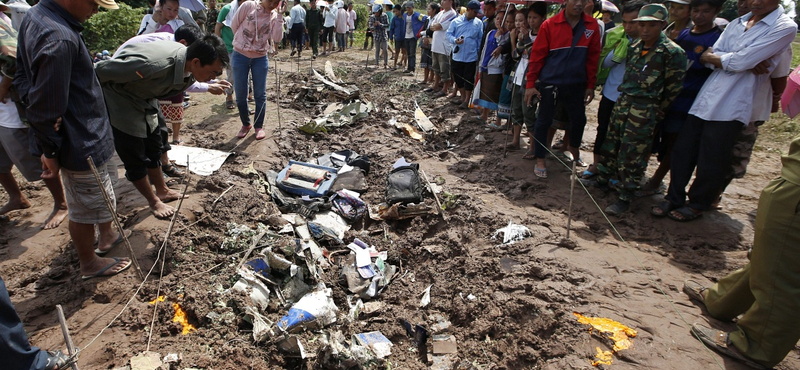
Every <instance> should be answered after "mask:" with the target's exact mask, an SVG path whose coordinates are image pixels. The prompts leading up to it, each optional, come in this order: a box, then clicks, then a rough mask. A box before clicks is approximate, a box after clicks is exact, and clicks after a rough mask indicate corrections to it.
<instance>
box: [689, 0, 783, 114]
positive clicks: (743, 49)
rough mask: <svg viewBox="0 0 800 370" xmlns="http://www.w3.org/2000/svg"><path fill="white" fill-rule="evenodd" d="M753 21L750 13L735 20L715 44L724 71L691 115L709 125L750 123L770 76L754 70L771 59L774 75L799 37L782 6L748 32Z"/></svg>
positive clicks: (716, 71)
mask: <svg viewBox="0 0 800 370" xmlns="http://www.w3.org/2000/svg"><path fill="white" fill-rule="evenodd" d="M752 17H753V13H747V14H745V15H743V16H741V17H739V18H736V19H734V20H733V22H731V23H730V24H729V25H728V27H726V28H725V31H723V32H722V35H721V36H720V37H719V39H718V40H717V42H716V43H715V44H714V49H713V50H714V54H716V55H719V57H720V59H721V61H722V67H723V68H722V69H718V68H717V69H714V72H712V73H711V76H709V78H708V80H706V83H705V84H704V85H703V87H702V88H701V89H700V92H699V93H698V95H697V98H696V99H695V101H694V104H692V109H690V110H689V114H691V115H694V116H697V117H699V118H700V119H703V120H706V121H739V122H741V123H742V124H745V125H746V124H747V123H748V122H750V120H751V118H752V115H753V101H754V93H755V92H756V91H757V88H758V87H759V86H761V84H762V83H764V82H765V81H767V80H769V75H768V74H763V75H755V74H753V73H752V72H750V69H752V68H753V67H755V66H756V65H758V63H761V62H762V61H764V60H765V59H771V65H770V72H772V71H774V70H775V67H776V66H777V62H778V61H779V59H780V57H781V54H782V53H783V52H784V50H786V48H787V47H789V46H790V45H791V43H792V40H794V37H795V35H796V34H797V24H796V23H794V21H793V20H792V19H791V18H789V16H787V15H785V14H783V7H782V6H778V9H775V10H774V11H773V12H772V13H770V14H768V15H767V16H766V17H764V19H762V20H760V21H759V22H758V23H756V24H754V25H753V27H751V28H750V29H749V30H747V31H746V32H745V27H746V26H747V21H748V20H750V18H752ZM770 56H772V57H771V58H770Z"/></svg>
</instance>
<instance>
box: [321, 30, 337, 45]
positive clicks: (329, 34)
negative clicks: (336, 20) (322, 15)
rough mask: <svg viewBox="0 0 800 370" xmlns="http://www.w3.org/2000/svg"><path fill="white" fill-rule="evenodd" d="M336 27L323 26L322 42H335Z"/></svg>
mask: <svg viewBox="0 0 800 370" xmlns="http://www.w3.org/2000/svg"><path fill="white" fill-rule="evenodd" d="M334 29H335V27H323V28H322V42H333V34H334V33H335V32H333V30H334Z"/></svg>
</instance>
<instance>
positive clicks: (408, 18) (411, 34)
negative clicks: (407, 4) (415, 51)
mask: <svg viewBox="0 0 800 370" xmlns="http://www.w3.org/2000/svg"><path fill="white" fill-rule="evenodd" d="M411 17H412V16H410V15H408V13H403V19H405V21H406V38H407V39H413V38H414V29H413V28H411Z"/></svg>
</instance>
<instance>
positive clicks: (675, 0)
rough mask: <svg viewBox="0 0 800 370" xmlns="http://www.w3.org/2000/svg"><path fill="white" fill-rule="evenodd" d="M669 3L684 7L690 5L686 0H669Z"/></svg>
mask: <svg viewBox="0 0 800 370" xmlns="http://www.w3.org/2000/svg"><path fill="white" fill-rule="evenodd" d="M667 2H668V3H677V4H683V5H689V2H688V1H686V0H667Z"/></svg>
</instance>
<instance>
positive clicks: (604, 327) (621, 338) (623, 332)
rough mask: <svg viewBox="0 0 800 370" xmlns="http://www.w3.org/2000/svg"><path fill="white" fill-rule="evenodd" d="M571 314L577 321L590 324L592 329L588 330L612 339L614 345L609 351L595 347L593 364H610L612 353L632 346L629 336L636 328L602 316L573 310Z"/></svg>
mask: <svg viewBox="0 0 800 370" xmlns="http://www.w3.org/2000/svg"><path fill="white" fill-rule="evenodd" d="M573 314H574V315H575V316H576V317H578V322H579V323H581V324H587V325H591V326H592V329H590V331H591V330H599V331H600V332H603V333H605V334H606V336H608V338H610V339H611V340H613V341H614V347H613V348H612V349H611V351H603V350H601V349H600V348H597V355H595V358H596V359H597V361H592V365H593V366H597V365H600V364H603V365H611V362H612V360H613V356H612V354H613V353H617V352H619V351H622V350H624V349H628V348H631V347H632V346H633V342H632V341H631V339H630V338H634V337H636V330H633V329H631V328H629V327H627V326H625V325H623V324H621V323H619V322H616V321H614V320H611V319H606V318H602V317H586V316H583V315H581V314H579V313H577V312H573Z"/></svg>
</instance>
